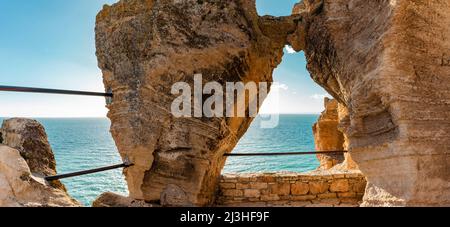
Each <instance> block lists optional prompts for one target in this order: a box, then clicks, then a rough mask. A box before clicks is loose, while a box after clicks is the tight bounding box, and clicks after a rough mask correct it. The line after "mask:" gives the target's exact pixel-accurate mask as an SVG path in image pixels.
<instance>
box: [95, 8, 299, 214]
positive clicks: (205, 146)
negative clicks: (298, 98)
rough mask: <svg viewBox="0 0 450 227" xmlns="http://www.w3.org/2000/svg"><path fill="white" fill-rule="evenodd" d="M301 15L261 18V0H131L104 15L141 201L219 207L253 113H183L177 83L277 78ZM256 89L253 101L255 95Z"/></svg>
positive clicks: (131, 173)
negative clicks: (221, 184)
mask: <svg viewBox="0 0 450 227" xmlns="http://www.w3.org/2000/svg"><path fill="white" fill-rule="evenodd" d="M298 23H299V20H298V18H297V17H296V16H293V17H282V18H275V17H270V16H267V17H261V18H260V17H259V16H258V15H257V12H256V7H255V2H254V0H250V1H249V0H230V1H197V0H175V1H174V0H170V1H169V0H163V1H154V0H122V1H119V2H118V3H117V4H114V5H112V6H105V7H104V8H103V10H102V11H101V12H100V13H99V14H98V16H97V25H96V44H97V57H98V61H99V67H100V68H101V69H102V71H103V78H104V83H105V87H106V88H107V89H110V90H112V92H113V93H114V100H113V102H112V104H111V105H109V106H108V108H109V114H108V117H109V118H110V119H111V122H112V126H111V133H112V135H113V138H114V140H115V142H116V144H117V147H118V149H119V151H120V154H121V155H122V157H124V158H125V157H127V158H129V159H130V160H131V161H132V162H133V163H134V164H135V165H134V166H133V167H131V168H128V169H127V170H126V172H125V175H126V180H127V182H128V187H129V191H130V196H131V197H132V198H133V199H141V200H145V201H149V202H161V200H163V201H168V202H167V204H166V205H177V206H186V205H205V204H212V202H213V201H214V194H215V191H216V188H217V184H218V180H219V176H220V172H221V170H222V168H223V166H224V164H225V158H224V157H223V155H224V154H225V153H229V152H231V151H232V149H233V148H234V146H235V145H236V143H237V142H238V140H239V139H240V138H241V136H242V135H243V134H244V133H245V132H246V130H247V128H248V127H249V125H250V123H251V122H252V118H237V117H232V118H225V117H222V118H221V117H215V118H202V117H197V118H175V117H174V116H173V115H172V113H171V112H170V110H171V104H172V102H173V100H174V99H175V98H176V96H174V95H172V93H171V87H172V85H174V84H175V83H177V82H186V83H188V84H189V85H191V87H193V85H194V82H193V78H194V74H202V75H203V82H204V83H206V82H210V81H216V82H218V83H219V84H221V85H224V84H225V83H226V82H249V81H253V82H272V72H273V70H274V68H275V67H277V65H278V64H279V63H280V61H281V57H282V54H283V47H284V45H285V44H286V43H287V42H286V40H287V36H288V34H290V33H292V32H294V31H295V30H296V28H297V24H298ZM255 99H256V96H253V95H251V96H250V97H248V100H255Z"/></svg>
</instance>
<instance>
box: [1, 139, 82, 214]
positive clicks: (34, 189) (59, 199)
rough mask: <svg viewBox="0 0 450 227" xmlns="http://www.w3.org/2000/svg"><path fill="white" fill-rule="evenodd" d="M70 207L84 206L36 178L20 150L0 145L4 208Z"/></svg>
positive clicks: (2, 203) (62, 191) (2, 202)
mask: <svg viewBox="0 0 450 227" xmlns="http://www.w3.org/2000/svg"><path fill="white" fill-rule="evenodd" d="M69 206H80V204H79V203H78V202H77V201H75V200H74V199H72V198H70V197H69V196H68V195H67V193H66V192H65V191H64V190H61V189H57V188H54V187H53V186H50V185H48V183H47V182H46V181H45V180H44V179H42V178H40V177H38V176H34V175H33V174H32V173H31V171H30V168H29V167H28V164H27V162H26V161H25V159H24V158H23V157H22V156H21V154H20V153H19V151H18V150H16V149H13V148H10V147H7V146H5V145H0V207H69Z"/></svg>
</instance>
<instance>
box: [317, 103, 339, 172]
mask: <svg viewBox="0 0 450 227" xmlns="http://www.w3.org/2000/svg"><path fill="white" fill-rule="evenodd" d="M324 103H325V111H324V112H322V114H321V115H320V117H319V119H318V120H317V123H315V124H314V126H313V133H314V142H315V145H316V150H318V151H343V150H344V143H345V140H344V135H343V133H342V132H341V131H339V128H338V126H339V112H338V106H339V103H338V102H337V100H335V99H329V98H325V101H324ZM317 158H318V159H319V161H320V166H319V169H325V170H326V169H331V168H333V167H334V166H336V165H338V164H340V163H342V162H343V161H344V154H342V153H337V154H318V155H317Z"/></svg>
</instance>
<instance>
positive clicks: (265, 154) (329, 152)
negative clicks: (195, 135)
mask: <svg viewBox="0 0 450 227" xmlns="http://www.w3.org/2000/svg"><path fill="white" fill-rule="evenodd" d="M347 152H348V151H307V152H273V153H230V154H224V156H226V157H233V156H236V157H240V156H288V155H318V154H342V153H347Z"/></svg>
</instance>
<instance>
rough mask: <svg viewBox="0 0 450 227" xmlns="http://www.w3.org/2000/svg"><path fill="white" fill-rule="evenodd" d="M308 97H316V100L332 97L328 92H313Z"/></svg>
mask: <svg viewBox="0 0 450 227" xmlns="http://www.w3.org/2000/svg"><path fill="white" fill-rule="evenodd" d="M310 98H312V99H316V100H323V99H325V98H330V99H331V98H332V97H331V96H330V95H329V94H314V95H311V96H310Z"/></svg>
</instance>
